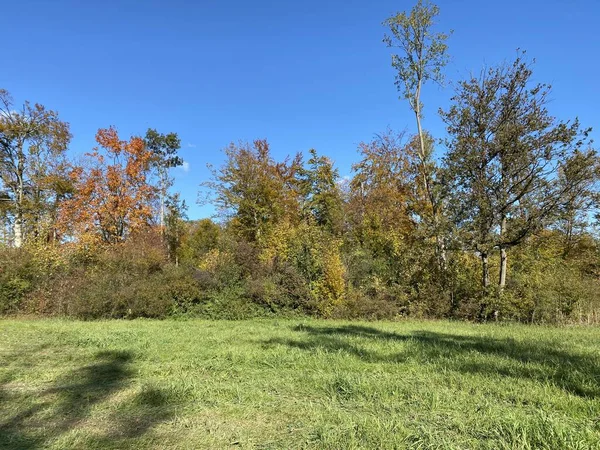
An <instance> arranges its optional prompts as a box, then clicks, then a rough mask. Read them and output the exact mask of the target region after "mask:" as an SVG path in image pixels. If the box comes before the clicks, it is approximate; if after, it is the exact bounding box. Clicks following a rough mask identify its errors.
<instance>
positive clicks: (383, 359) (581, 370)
mask: <svg viewBox="0 0 600 450" xmlns="http://www.w3.org/2000/svg"><path fill="white" fill-rule="evenodd" d="M293 330H294V331H296V332H301V333H303V334H304V335H305V338H304V339H271V340H269V341H267V342H266V344H267V345H272V344H281V345H287V346H290V347H295V348H299V349H303V350H307V351H315V350H321V351H325V352H331V353H345V354H349V355H352V356H354V357H357V358H359V359H361V360H363V361H366V362H370V363H402V362H405V361H409V360H411V361H415V360H416V361H418V362H420V363H422V364H436V365H440V366H443V367H444V368H447V369H450V370H454V371H458V372H462V373H470V374H478V373H479V374H485V375H491V376H498V375H499V376H504V377H513V378H521V379H529V380H533V381H536V382H539V383H550V384H553V385H554V386H557V387H559V388H561V389H563V390H564V391H566V392H568V393H571V394H574V395H577V396H580V397H586V398H598V397H600V358H598V356H597V355H592V354H581V353H577V352H573V351H568V350H565V349H562V348H557V344H556V342H545V341H537V340H536V341H533V340H531V341H518V340H515V339H512V338H493V337H489V336H478V335H460V334H450V333H438V332H432V331H415V332H411V333H407V334H398V333H393V332H389V331H383V330H379V329H377V328H375V327H369V326H362V325H341V326H329V327H313V326H307V325H298V326H296V327H294V328H293ZM377 341H386V342H388V343H390V342H392V343H397V344H398V349H397V350H396V349H395V348H394V345H391V346H389V345H386V346H383V348H384V349H386V352H385V353H384V352H382V351H381V350H379V349H377V350H374V349H373V345H372V344H373V343H375V342H377ZM376 348H377V347H376ZM488 356H493V357H488Z"/></svg>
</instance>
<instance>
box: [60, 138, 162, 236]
mask: <svg viewBox="0 0 600 450" xmlns="http://www.w3.org/2000/svg"><path fill="white" fill-rule="evenodd" d="M96 142H98V144H99V146H98V147H96V148H94V150H93V151H92V152H91V153H88V154H87V156H88V157H89V161H88V164H87V167H81V166H79V167H75V168H74V169H73V171H72V174H71V176H72V178H73V181H74V184H75V187H76V190H75V193H74V195H73V197H72V198H71V199H69V200H67V201H66V202H64V204H63V211H62V213H63V214H62V219H63V224H64V226H65V228H66V229H68V230H69V231H70V232H71V234H72V235H74V237H75V238H78V239H82V238H95V239H100V240H101V241H103V242H105V243H117V242H121V241H123V240H124V239H125V238H126V237H127V236H128V235H130V234H132V233H135V232H139V231H142V230H144V229H146V228H148V227H150V226H151V224H152V217H153V208H154V202H155V200H156V194H157V192H156V188H155V187H154V186H152V185H151V184H150V183H149V177H150V171H151V163H152V152H151V151H149V150H148V149H147V148H146V145H145V143H144V140H143V139H142V138H140V137H132V138H131V139H130V140H129V141H123V140H121V139H120V138H119V135H118V133H117V130H116V129H115V128H112V127H111V128H106V129H100V130H98V133H97V134H96Z"/></svg>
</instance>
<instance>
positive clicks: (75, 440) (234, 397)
mask: <svg viewBox="0 0 600 450" xmlns="http://www.w3.org/2000/svg"><path fill="white" fill-rule="evenodd" d="M0 448H8V449H20V448H22V449H34V448H52V449H68V448H77V449H91V448H118V449H122V448H136V449H137V448H157V449H164V448H180V449H196V448H200V449H201V448H207V449H220V448H243V449H247V448H260V449H267V448H284V449H296V448H319V449H321V448H324V449H353V448H373V449H385V448H443V449H451V448H464V449H470V448H489V449H500V448H505V449H519V448H532V449H533V448H535V449H538V448H548V449H559V448H564V449H578V448H600V328H592V327H589V328H584V327H567V328H551V327H535V326H521V325H493V324H492V325H474V324H466V323H451V322H399V323H389V322H385V323H383V322H381V323H377V322H376V323H369V322H337V321H317V320H304V319H298V320H256V321H240V322H228V321H217V322H211V321H200V320H189V321H174V320H170V321H145V320H137V321H101V322H76V321H58V320H57V321H55V320H12V319H11V320H0Z"/></svg>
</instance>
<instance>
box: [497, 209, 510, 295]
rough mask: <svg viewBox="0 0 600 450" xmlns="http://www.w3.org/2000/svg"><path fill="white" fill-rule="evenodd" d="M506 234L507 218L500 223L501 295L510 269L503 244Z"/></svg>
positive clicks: (503, 218) (499, 281)
mask: <svg viewBox="0 0 600 450" xmlns="http://www.w3.org/2000/svg"><path fill="white" fill-rule="evenodd" d="M505 234H506V217H502V220H501V221H500V242H501V243H500V277H499V280H498V287H499V293H500V294H502V292H503V291H504V288H505V287H506V271H507V268H508V265H507V255H506V247H505V246H504V244H503V243H502V238H503V237H504V236H505Z"/></svg>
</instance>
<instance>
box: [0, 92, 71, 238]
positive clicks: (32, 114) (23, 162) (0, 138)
mask: <svg viewBox="0 0 600 450" xmlns="http://www.w3.org/2000/svg"><path fill="white" fill-rule="evenodd" d="M70 139H71V134H70V132H69V124H68V123H66V122H63V121H61V120H60V119H59V117H58V113H57V112H55V111H51V110H48V109H46V108H45V107H44V106H42V105H40V104H37V103H36V104H34V105H32V104H30V103H29V102H25V103H24V104H23V106H22V107H21V108H20V109H16V108H15V105H14V101H13V99H12V97H11V96H10V94H9V93H8V92H7V91H6V90H3V89H0V180H1V186H0V190H1V191H2V192H4V194H5V201H7V200H6V197H8V199H9V200H8V202H9V203H10V215H11V216H12V223H13V239H14V246H15V247H20V246H21V245H22V244H23V241H24V239H25V237H26V236H25V235H26V231H27V229H28V228H29V229H38V230H39V227H34V226H33V225H34V224H38V225H39V224H40V223H41V222H43V219H44V216H45V213H46V209H45V207H44V206H45V204H46V202H47V200H48V197H49V196H50V195H49V194H48V191H51V190H52V189H53V188H54V189H55V191H56V193H57V194H56V195H60V194H61V191H63V190H65V189H67V188H65V186H60V184H61V181H60V180H61V179H62V180H63V181H64V180H65V178H64V177H62V176H60V175H59V168H60V167H64V164H63V163H62V162H61V161H60V159H61V158H62V157H63V155H64V152H65V150H66V149H67V146H68V144H69V141H70ZM53 170H56V172H52V171H53ZM57 175H59V176H57ZM27 225H29V227H28V226H27Z"/></svg>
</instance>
